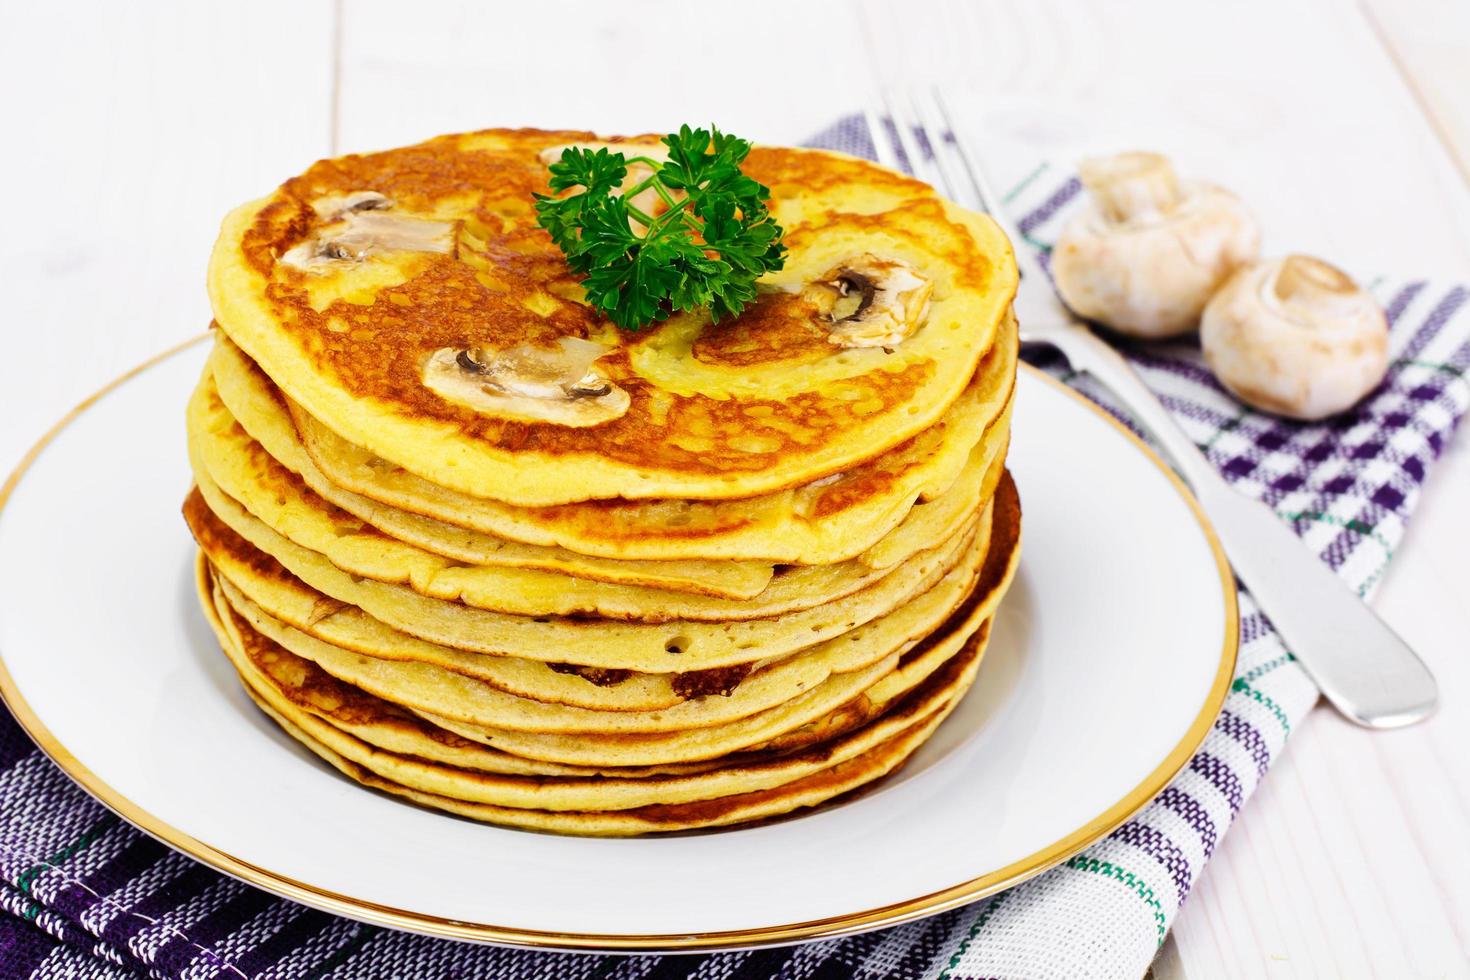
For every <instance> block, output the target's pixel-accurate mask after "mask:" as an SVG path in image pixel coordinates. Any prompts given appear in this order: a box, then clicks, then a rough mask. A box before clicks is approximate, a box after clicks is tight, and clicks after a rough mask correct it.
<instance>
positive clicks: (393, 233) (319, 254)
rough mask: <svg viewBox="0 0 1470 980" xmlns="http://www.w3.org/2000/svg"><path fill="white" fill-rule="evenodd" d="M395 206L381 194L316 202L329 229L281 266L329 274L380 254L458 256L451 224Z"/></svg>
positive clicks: (358, 194)
mask: <svg viewBox="0 0 1470 980" xmlns="http://www.w3.org/2000/svg"><path fill="white" fill-rule="evenodd" d="M392 207H393V202H392V201H391V200H389V199H388V198H386V197H384V196H383V195H382V194H379V193H377V192H376V191H358V192H355V193H352V194H346V195H342V196H338V197H324V198H320V199H319V200H316V201H314V202H312V210H313V211H315V212H316V214H317V216H318V217H320V218H322V219H324V220H325V221H326V222H327V224H325V225H323V226H322V227H320V228H318V229H316V230H315V231H313V232H312V233H311V234H310V235H308V236H307V237H306V239H305V240H304V241H302V242H299V243H298V244H296V245H295V246H293V247H292V248H290V249H288V250H287V251H286V253H285V254H284V255H282V256H281V258H280V261H281V262H282V263H283V264H285V265H289V266H293V267H295V268H297V269H302V270H304V271H306V272H315V273H325V272H330V271H332V270H334V269H340V268H342V267H344V266H347V265H351V264H352V263H354V262H361V261H362V260H363V259H365V258H367V257H368V256H369V255H371V254H373V253H375V252H438V253H441V254H446V255H447V254H449V253H452V252H453V251H454V240H455V227H454V222H452V221H433V220H430V219H428V218H418V217H414V216H413V215H410V214H400V213H398V212H396V211H392V210H390V209H391V208H392Z"/></svg>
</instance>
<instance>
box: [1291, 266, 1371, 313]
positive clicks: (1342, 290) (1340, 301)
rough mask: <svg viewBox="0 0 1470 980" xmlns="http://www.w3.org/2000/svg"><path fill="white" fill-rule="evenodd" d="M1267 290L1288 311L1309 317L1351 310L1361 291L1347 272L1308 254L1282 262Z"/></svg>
mask: <svg viewBox="0 0 1470 980" xmlns="http://www.w3.org/2000/svg"><path fill="white" fill-rule="evenodd" d="M1271 291H1272V292H1273V293H1275V295H1276V298H1277V300H1279V301H1280V302H1281V305H1282V307H1283V308H1285V309H1286V310H1287V311H1288V312H1290V313H1293V314H1308V313H1310V314H1311V315H1316V314H1318V313H1319V312H1320V313H1328V312H1330V311H1339V312H1344V313H1346V312H1348V311H1351V310H1352V309H1353V308H1354V306H1355V305H1356V304H1357V302H1358V297H1359V294H1360V292H1361V291H1360V290H1359V289H1358V287H1357V284H1356V283H1354V282H1353V280H1352V278H1351V277H1349V276H1348V274H1347V273H1345V272H1343V271H1342V270H1341V269H1339V268H1337V267H1336V266H1332V265H1328V264H1327V263H1326V262H1323V261H1322V260H1321V259H1314V258H1312V257H1311V256H1309V255H1288V256H1287V257H1286V258H1285V259H1282V260H1281V268H1280V270H1279V271H1278V272H1277V273H1276V281H1275V283H1274V284H1273V285H1272V287H1271Z"/></svg>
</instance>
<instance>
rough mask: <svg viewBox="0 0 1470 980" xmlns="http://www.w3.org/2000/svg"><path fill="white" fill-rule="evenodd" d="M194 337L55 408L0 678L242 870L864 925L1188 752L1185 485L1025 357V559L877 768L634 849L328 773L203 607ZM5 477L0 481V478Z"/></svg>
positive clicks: (328, 901) (128, 813) (166, 815)
mask: <svg viewBox="0 0 1470 980" xmlns="http://www.w3.org/2000/svg"><path fill="white" fill-rule="evenodd" d="M206 350H207V345H205V344H202V343H195V344H193V345H190V346H187V347H186V348H184V349H183V350H181V351H178V352H175V353H174V354H172V355H170V356H167V357H164V358H162V359H160V360H158V361H155V362H153V363H152V364H150V365H148V366H146V367H145V368H143V369H140V370H139V371H138V372H135V373H134V374H133V375H132V376H130V377H129V378H128V379H126V380H124V381H123V382H121V383H119V384H118V385H117V386H115V387H114V388H112V389H110V390H109V391H108V392H105V393H104V394H103V395H102V396H100V398H98V399H97V400H95V401H94V402H93V403H92V404H90V405H89V406H86V407H84V409H83V410H80V411H79V412H78V413H77V414H75V415H74V416H73V417H72V418H71V419H70V420H69V421H68V422H66V423H65V424H63V425H62V426H61V427H59V428H58V430H56V431H55V432H54V433H53V434H52V436H51V437H50V439H49V441H48V442H45V443H43V445H42V447H40V449H39V452H38V454H36V455H35V456H34V458H33V459H32V460H30V461H29V465H28V466H23V467H22V469H21V471H20V472H19V473H18V474H17V476H16V477H13V478H12V480H13V486H12V487H11V488H10V490H11V492H10V494H9V500H8V503H7V504H6V505H5V509H4V511H3V512H0V657H3V660H0V692H3V694H4V696H5V700H6V702H7V703H8V704H9V706H10V707H11V709H12V711H13V712H14V713H15V714H16V716H17V717H18V718H19V719H20V721H21V723H22V724H23V725H25V727H26V728H27V729H28V730H29V731H30V733H31V735H32V736H33V737H34V738H35V739H36V741H37V742H38V743H39V744H40V745H41V747H42V748H43V749H45V750H46V752H47V753H49V754H50V755H51V757H52V758H53V759H55V760H56V761H57V763H59V764H60V765H61V766H62V767H63V768H64V769H66V770H67V772H68V773H70V774H71V776H72V777H73V778H74V779H76V780H77V781H78V782H79V783H81V784H82V785H83V786H84V787H85V788H87V789H88V790H89V791H90V792H91V793H93V794H94V795H95V796H97V797H98V798H99V799H101V800H102V801H103V802H104V803H106V804H108V805H109V806H111V807H112V808H114V809H115V810H117V811H118V812H119V813H121V814H122V815H123V816H124V817H126V818H127V819H129V820H131V821H132V822H134V823H136V824H138V825H139V826H141V827H142V828H143V829H145V830H147V831H148V832H149V833H152V834H153V835H155V836H157V837H159V838H161V839H162V840H163V841H165V842H166V843H168V844H171V845H172V846H174V847H176V848H178V849H179V850H181V851H184V852H186V853H188V854H191V855H193V856H194V857H196V858H198V859H200V860H202V861H205V862H207V863H209V864H212V865H214V866H215V867H217V868H220V869H221V870H223V871H226V872H228V873H230V874H233V875H236V876H238V877H240V878H243V879H245V880H247V881H250V882H253V883H254V884H257V885H259V886H261V887H262V888H266V889H269V890H271V891H274V892H278V893H280V894H282V895H285V896H288V897H290V898H293V899H296V900H298V901H301V902H304V903H306V904H308V905H314V906H317V907H320V908H323V909H327V910H329V911H332V912H337V913H341V914H344V915H348V916H353V917H356V918H359V919H363V920H367V921H372V922H377V923H382V924H386V925H390V926H396V927H399V928H405V929H411V930H416V931H420V932H427V933H436V934H440V935H448V936H455V937H459V938H468V939H481V940H487V941H491V942H503V943H519V944H527V945H536V946H545V947H556V948H600V949H631V948H693V947H702V948H720V947H731V946H741V945H752V944H760V943H778V942H791V941H795V940H799V939H805V938H811V937H816V936H827V935H835V934H839V933H844V932H854V931H859V930H862V929H867V928H876V927H878V926H882V925H888V924H892V923H894V922H899V921H902V920H905V919H910V918H914V917H917V916H920V915H925V914H929V913H932V912H936V911H939V910H941V909H944V908H948V907H951V906H954V905H957V904H960V903H961V902H964V901H966V900H969V899H973V898H975V897H978V896H980V895H983V894H987V893H989V892H992V891H996V890H998V889H1000V888H1003V887H1005V886H1007V885H1010V884H1014V883H1015V882H1017V881H1020V880H1021V879H1023V878H1025V877H1028V876H1030V875H1033V874H1036V873H1038V872H1040V871H1043V870H1045V869H1046V868H1047V867H1050V866H1051V865H1053V864H1056V863H1057V862H1058V861H1061V860H1064V859H1065V858H1067V857H1068V856H1070V855H1071V854H1073V853H1075V852H1076V851H1078V850H1080V849H1082V848H1083V847H1085V846H1086V845H1087V844H1088V843H1090V842H1091V841H1093V840H1096V839H1097V838H1098V837H1100V836H1102V835H1104V834H1106V833H1107V832H1108V831H1109V830H1111V829H1112V828H1114V827H1116V826H1117V825H1118V824H1120V823H1121V822H1123V820H1125V819H1126V818H1127V817H1128V816H1129V815H1130V814H1132V813H1133V812H1134V811H1136V810H1137V809H1138V808H1139V807H1141V806H1143V805H1144V804H1145V803H1146V802H1148V800H1149V799H1150V798H1152V796H1153V795H1154V794H1155V793H1157V792H1158V791H1159V790H1160V789H1162V788H1163V786H1164V785H1165V783H1166V782H1167V781H1168V779H1169V778H1170V777H1171V776H1172V775H1173V774H1174V773H1175V772H1176V771H1178V769H1179V768H1180V767H1181V766H1183V765H1184V763H1185V762H1186V761H1187V760H1188V758H1189V756H1190V754H1192V752H1193V751H1194V749H1195V748H1196V746H1197V745H1198V744H1199V742H1200V741H1201V740H1202V739H1203V738H1204V735H1205V733H1206V731H1207V730H1208V728H1209V726H1210V724H1211V723H1212V721H1213V720H1214V717H1215V715H1216V713H1217V712H1218V710H1219V707H1220V705H1221V703H1222V702H1223V700H1224V697H1225V693H1226V689H1227V687H1228V684H1229V680H1230V677H1231V673H1232V668H1233V665H1234V659H1235V650H1236V632H1237V629H1236V610H1235V605H1234V590H1233V587H1232V584H1231V579H1230V576H1229V573H1228V571H1227V568H1226V566H1225V564H1224V561H1223V558H1222V556H1221V553H1220V551H1219V549H1218V547H1216V545H1215V543H1214V539H1213V535H1212V534H1211V533H1210V531H1209V530H1208V528H1207V526H1206V525H1205V524H1204V522H1203V521H1202V519H1201V517H1200V515H1199V514H1198V513H1197V511H1196V509H1195V507H1194V504H1193V503H1192V501H1191V500H1190V499H1189V498H1188V496H1187V495H1186V493H1185V492H1184V490H1183V488H1182V487H1181V486H1180V485H1179V484H1178V482H1177V481H1176V480H1175V479H1174V478H1173V477H1172V476H1171V475H1169V474H1168V472H1167V471H1166V470H1165V469H1164V468H1163V467H1162V466H1161V464H1160V463H1159V462H1158V461H1157V459H1156V458H1154V457H1153V456H1152V455H1151V454H1149V453H1148V452H1147V451H1146V450H1143V449H1142V447H1141V445H1140V444H1138V443H1137V442H1136V440H1134V439H1133V438H1132V436H1130V435H1128V434H1127V433H1126V432H1125V431H1124V430H1122V429H1121V428H1120V427H1119V426H1117V425H1116V424H1115V423H1113V422H1112V421H1111V420H1109V419H1108V418H1107V417H1106V416H1104V415H1103V414H1102V413H1101V412H1099V411H1098V410H1096V409H1095V408H1092V407H1091V406H1090V405H1088V404H1087V403H1086V402H1084V401H1082V400H1081V399H1080V398H1078V397H1077V396H1075V395H1073V394H1071V393H1070V392H1068V391H1066V390H1065V389H1063V388H1061V387H1060V386H1058V385H1055V384H1054V383H1052V382H1050V381H1048V380H1046V379H1044V378H1042V377H1041V376H1040V375H1037V374H1035V373H1034V372H1030V371H1023V372H1022V375H1021V380H1020V388H1019V397H1018V399H1017V403H1016V410H1015V422H1014V425H1015V434H1014V438H1013V440H1012V444H1011V452H1010V459H1011V463H1010V465H1011V468H1012V471H1013V472H1014V474H1015V477H1016V482H1017V484H1018V486H1019V488H1020V492H1021V503H1022V508H1023V510H1024V514H1025V516H1024V523H1023V546H1022V547H1023V551H1022V554H1023V558H1022V562H1021V569H1020V572H1019V575H1018V577H1017V580H1016V583H1015V585H1014V587H1013V588H1012V589H1011V592H1010V595H1009V596H1008V597H1007V599H1006V601H1005V603H1004V604H1003V606H1002V608H1001V611H1000V613H999V615H998V616H997V620H996V624H995V628H994V631H993V637H992V640H991V643H990V650H989V652H988V654H987V655H986V658H985V660H984V662H983V665H982V668H981V671H980V675H979V680H978V681H977V683H976V685H975V688H974V690H973V691H972V692H971V694H970V695H969V697H968V698H967V699H966V701H965V702H964V703H963V705H962V706H961V707H960V709H959V710H957V711H956V712H955V713H954V715H953V716H952V717H951V718H950V719H949V720H948V721H947V722H945V724H944V726H943V727H942V728H941V729H940V730H939V731H938V733H937V734H936V735H935V737H934V739H933V740H932V741H931V742H930V743H929V744H928V745H926V746H925V747H924V749H923V750H922V751H920V752H919V753H918V754H917V755H916V756H915V757H914V758H913V760H912V761H911V762H910V763H909V765H908V766H907V767H906V768H905V769H903V770H902V771H901V772H900V773H899V774H898V775H896V776H895V777H894V778H891V779H889V780H888V781H886V782H884V783H882V784H880V785H879V786H878V787H877V788H876V789H874V790H873V791H871V792H869V793H866V794H864V795H861V796H859V797H857V798H856V799H854V800H851V801H848V802H846V803H844V804H839V805H835V806H832V807H829V808H827V809H822V810H818V811H816V812H813V813H808V814H806V815H803V816H797V817H794V818H791V819H787V820H784V821H781V822H777V823H772V824H768V825H764V826H759V827H754V828H749V829H735V830H727V831H721V832H712V833H701V834H689V835H683V836H672V837H662V838H643V839H635V840H593V839H580V838H571V837H556V836H551V835H543V834H533V833H526V832H521V831H514V830H502V829H500V828H496V827H490V826H485V825H482V824H477V823H473V822H470V821H467V820H460V819H456V818H453V817H449V816H445V815H443V814H441V813H438V812H434V811H430V810H424V809H418V808H416V807H414V806H411V805H408V804H406V803H403V802H400V801H398V800H395V799H392V798H390V797H388V796H384V795H380V794H377V793H373V792H370V791H368V790H365V789H362V788H360V787H358V786H357V785H356V784H354V783H351V782H349V781H348V780H347V779H345V778H344V777H342V776H340V775H338V774H337V773H336V772H335V771H334V770H331V769H329V768H328V767H327V766H325V765H324V764H322V763H321V762H319V761H318V760H317V759H316V758H315V757H314V756H312V755H310V754H308V753H307V752H306V751H305V750H304V749H302V748H301V747H299V746H298V745H296V744H295V743H294V742H293V741H291V740H290V739H289V738H287V737H286V736H285V735H284V734H282V733H281V732H280V731H278V730H277V729H276V726H275V725H274V724H272V723H271V722H270V721H268V720H266V719H265V718H264V717H263V716H262V715H261V714H260V713H259V712H258V711H257V710H256V709H255V707H254V706H253V705H252V704H251V702H250V701H249V700H248V699H247V698H246V696H245V694H244V693H243V692H242V690H241V689H240V687H239V684H238V683H237V681H236V679H235V677H234V675H233V673H232V671H231V669H230V666H229V664H228V663H227V661H226V660H225V658H224V656H223V655H222V654H221V653H220V652H219V650H218V649H217V648H216V646H215V641H214V638H213V636H212V635H211V634H210V631H209V628H208V627H207V626H206V625H205V623H204V620H203V619H202V617H201V614H200V612H199V610H198V608H197V606H196V599H195V594H194V584H193V569H192V566H193V554H194V551H193V547H192V542H191V541H190V539H189V535H188V532H187V531H186V530H185V528H184V523H183V520H182V519H181V518H180V516H179V504H180V502H181V501H182V499H183V497H184V494H185V491H186V490H187V489H188V485H189V476H188V470H187V466H186V462H185V452H184V422H183V415H184V403H185V400H186V398H187V396H188V393H189V390H190V388H191V386H192V385H193V384H194V382H195V380H196V379H197V377H198V375H199V372H200V368H201V365H202V362H203V360H204V356H205V353H206ZM3 500H4V497H3V495H0V501H3Z"/></svg>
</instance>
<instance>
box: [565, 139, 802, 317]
mask: <svg viewBox="0 0 1470 980" xmlns="http://www.w3.org/2000/svg"><path fill="white" fill-rule="evenodd" d="M663 143H664V145H665V146H666V147H668V151H669V154H668V155H669V158H668V159H667V160H655V159H654V158H652V157H647V156H635V157H625V156H624V155H623V154H622V153H618V152H614V151H611V150H608V149H606V148H599V149H596V150H592V149H585V148H581V147H568V148H567V149H565V150H563V151H562V154H561V160H560V161H558V162H557V163H554V164H552V165H551V181H550V183H551V191H552V193H551V194H537V195H536V215H537V222H538V223H539V224H540V225H541V227H542V228H545V229H546V230H547V232H549V233H550V234H551V239H552V241H554V242H555V243H556V244H557V246H558V247H559V248H560V249H561V250H562V252H563V253H565V254H566V257H567V264H568V265H570V266H571V267H572V270H573V271H575V272H578V273H580V274H582V275H583V276H584V279H583V281H582V289H583V291H584V293H585V294H586V297H587V302H588V303H589V304H590V305H592V306H593V307H595V308H597V309H599V310H602V311H603V312H604V313H605V314H606V315H607V317H608V318H609V319H610V320H612V321H613V322H614V323H616V324H617V325H618V326H620V327H623V328H624V329H628V330H637V329H639V328H640V327H642V326H644V325H645V324H649V323H654V322H657V321H660V320H665V319H667V318H668V317H669V315H670V314H671V313H673V312H675V311H679V310H685V311H688V310H696V309H700V308H708V309H709V313H710V317H711V319H713V320H714V321H715V322H716V323H718V322H719V321H720V319H721V318H722V317H725V316H734V315H735V314H737V313H739V312H740V311H741V310H742V309H743V308H744V307H745V305H746V304H747V303H749V302H751V301H752V300H754V299H755V281H756V279H758V278H759V277H760V276H761V275H762V274H763V273H766V272H771V271H774V270H776V269H779V268H781V266H782V263H783V262H784V261H785V256H786V248H785V246H783V245H782V244H781V226H780V225H778V224H776V222H775V220H774V219H773V218H772V217H771V214H770V212H769V211H768V210H767V208H766V199H767V198H768V197H770V190H769V189H768V188H766V187H765V186H763V185H762V184H761V183H760V182H759V181H756V180H754V179H752V178H750V177H747V176H746V175H745V174H743V173H741V172H740V164H741V163H742V162H743V161H744V160H745V157H746V155H747V154H749V153H750V143H748V142H747V141H745V140H743V139H740V138H739V137H736V136H731V135H729V134H727V133H722V132H720V131H719V130H718V129H716V128H714V127H710V129H707V130H706V129H691V128H689V127H688V126H683V127H680V129H679V131H678V132H677V133H670V134H669V135H668V136H665V137H664V138H663ZM630 164H641V165H643V166H645V167H647V168H648V169H649V170H651V171H652V172H651V173H650V174H649V175H648V176H647V177H645V178H643V179H642V180H640V181H638V182H637V183H635V184H634V185H633V186H631V187H628V188H624V189H623V190H622V191H621V192H618V190H617V188H618V186H619V185H620V184H621V183H622V182H623V180H624V179H625V178H626V177H627V176H628V167H629V165H630ZM574 188H581V190H580V191H579V192H578V193H575V194H569V195H566V196H562V195H564V194H565V192H566V191H569V190H572V189H574ZM650 188H651V189H652V190H653V191H654V192H655V193H656V194H657V195H658V198H659V200H661V201H662V202H663V204H664V206H665V208H666V210H665V211H664V212H663V213H662V214H660V215H658V216H657V217H655V216H653V215H650V214H646V213H645V212H644V211H643V210H641V209H640V208H638V207H635V206H634V205H633V204H632V203H631V202H632V199H633V198H634V197H636V196H637V195H638V194H640V193H642V192H644V191H646V190H648V189H650Z"/></svg>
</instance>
